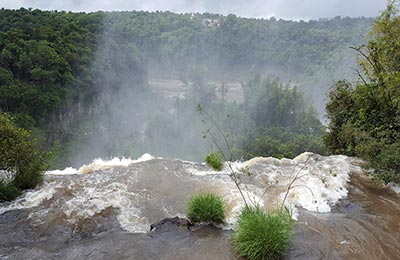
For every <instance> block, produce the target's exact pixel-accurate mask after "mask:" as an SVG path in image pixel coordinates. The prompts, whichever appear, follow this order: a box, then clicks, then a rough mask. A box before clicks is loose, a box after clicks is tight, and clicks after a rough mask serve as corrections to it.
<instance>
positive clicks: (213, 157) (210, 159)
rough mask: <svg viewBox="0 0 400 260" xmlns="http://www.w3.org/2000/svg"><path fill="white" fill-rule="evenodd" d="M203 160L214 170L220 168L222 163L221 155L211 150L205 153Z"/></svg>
mask: <svg viewBox="0 0 400 260" xmlns="http://www.w3.org/2000/svg"><path fill="white" fill-rule="evenodd" d="M205 161H206V163H207V164H208V165H210V166H211V167H212V168H213V169H214V170H217V171H220V170H222V167H223V165H224V164H223V162H222V159H221V157H220V156H219V155H218V153H216V152H211V153H209V154H207V156H206V159H205Z"/></svg>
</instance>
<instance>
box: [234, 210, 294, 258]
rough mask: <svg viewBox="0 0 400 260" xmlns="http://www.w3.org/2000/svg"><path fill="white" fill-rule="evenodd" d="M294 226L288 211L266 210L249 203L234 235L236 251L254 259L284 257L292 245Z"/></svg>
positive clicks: (240, 217) (243, 211)
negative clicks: (252, 206) (251, 205)
mask: <svg viewBox="0 0 400 260" xmlns="http://www.w3.org/2000/svg"><path fill="white" fill-rule="evenodd" d="M292 227H293V220H292V219H291V216H290V214H289V212H288V211H285V210H276V211H271V212H265V211H263V210H261V209H260V208H258V207H256V208H251V207H246V208H244V209H243V210H242V213H241V215H240V216H239V221H238V227H237V230H236V231H235V233H234V235H233V241H234V244H235V248H236V251H237V253H238V254H239V255H240V256H243V257H246V258H248V259H250V260H261V259H264V260H276V259H281V258H282V256H283V255H285V253H286V252H287V250H288V248H289V245H290V239H291V237H292V235H293V232H292Z"/></svg>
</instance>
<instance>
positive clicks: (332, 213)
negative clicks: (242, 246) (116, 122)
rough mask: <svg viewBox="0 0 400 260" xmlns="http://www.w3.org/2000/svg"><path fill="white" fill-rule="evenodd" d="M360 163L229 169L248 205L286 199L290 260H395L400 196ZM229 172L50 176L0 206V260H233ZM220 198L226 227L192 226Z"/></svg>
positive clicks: (156, 168)
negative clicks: (197, 210) (200, 201)
mask: <svg viewBox="0 0 400 260" xmlns="http://www.w3.org/2000/svg"><path fill="white" fill-rule="evenodd" d="M360 163H361V162H360V161H359V160H357V159H355V158H350V157H345V156H329V157H324V156H319V155H316V154H311V153H304V154H302V155H299V156H298V157H296V158H295V159H293V160H289V159H281V160H278V159H274V158H254V159H252V160H250V161H247V162H233V163H231V166H232V168H233V169H234V170H235V171H237V172H238V173H239V174H240V176H241V177H240V181H241V183H242V184H241V186H242V188H243V190H244V191H245V196H246V198H247V200H248V201H250V202H251V203H254V204H259V205H261V206H262V207H264V208H265V209H266V210H268V209H272V208H276V207H279V206H280V205H281V203H282V200H283V198H284V196H285V191H286V187H287V184H288V183H289V182H290V181H291V180H292V179H293V178H294V176H296V175H297V176H298V179H297V180H296V182H295V185H293V187H294V188H293V189H292V190H290V192H289V196H288V198H287V200H286V203H285V204H286V206H288V207H290V208H291V210H292V213H293V218H295V219H296V220H297V221H296V225H295V235H294V237H293V241H292V245H291V248H290V250H289V252H288V255H287V256H286V259H359V260H365V259H388V260H389V259H390V260H394V259H399V256H400V242H399V241H400V200H399V198H400V196H399V194H397V193H396V192H395V191H393V190H392V189H390V188H387V187H377V186H375V185H374V184H373V182H372V181H371V179H370V178H368V177H366V176H364V173H363V172H362V169H361V168H360ZM228 168H229V167H227V165H226V166H225V168H224V170H223V171H222V172H215V171H213V170H211V169H210V168H209V167H208V166H207V165H205V164H202V163H194V162H188V161H181V160H170V159H163V158H155V157H152V156H150V155H148V154H146V155H144V156H142V157H141V158H139V159H138V160H130V159H118V158H115V159H113V160H109V161H103V160H96V161H94V162H93V163H92V164H90V165H86V166H82V167H81V168H79V169H73V168H67V169H65V170H62V171H51V172H48V173H46V175H45V181H44V183H43V185H42V186H41V187H39V188H38V189H36V190H33V191H29V192H27V193H26V194H24V196H23V197H21V198H20V199H18V200H17V201H15V202H13V203H9V204H3V205H0V259H238V257H237V256H236V254H235V252H234V248H233V246H232V243H231V241H230V235H231V233H232V232H233V231H232V230H234V228H235V223H236V218H237V215H238V214H239V212H240V209H241V208H242V207H243V201H242V199H241V197H240V194H239V193H238V191H237V189H236V186H235V185H234V183H233V181H232V180H231V177H230V171H229V169H228ZM202 191H212V192H216V193H218V194H220V195H221V196H223V197H224V199H225V204H226V212H227V223H226V225H223V226H219V227H213V226H209V225H205V226H200V227H194V228H188V226H187V225H185V224H184V221H183V220H182V221H181V220H179V221H178V222H183V225H176V224H175V222H173V221H169V220H166V221H163V222H162V223H160V224H159V225H158V227H157V228H156V229H155V231H154V230H153V231H151V232H150V225H151V224H154V223H158V222H159V221H160V220H162V219H165V218H173V217H181V218H183V217H185V204H186V202H187V200H188V198H189V197H190V196H191V195H193V194H196V193H198V192H202Z"/></svg>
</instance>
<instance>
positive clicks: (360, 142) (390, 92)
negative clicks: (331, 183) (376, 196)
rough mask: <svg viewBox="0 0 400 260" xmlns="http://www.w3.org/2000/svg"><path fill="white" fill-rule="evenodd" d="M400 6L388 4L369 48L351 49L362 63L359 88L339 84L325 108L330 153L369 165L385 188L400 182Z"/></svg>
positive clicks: (342, 82)
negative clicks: (391, 182) (387, 184)
mask: <svg viewBox="0 0 400 260" xmlns="http://www.w3.org/2000/svg"><path fill="white" fill-rule="evenodd" d="M399 3H400V1H398V0H391V1H389V2H388V6H387V9H386V10H385V11H384V12H383V13H382V15H381V16H380V17H378V18H377V19H376V21H375V24H374V26H373V28H372V30H371V32H370V40H369V41H368V43H367V44H365V45H362V46H360V47H356V48H352V49H354V50H355V51H357V53H358V54H359V56H360V57H361V60H360V68H361V71H359V72H358V75H359V79H360V80H359V83H358V84H356V85H355V86H354V87H353V86H352V85H351V84H350V83H348V82H344V81H339V82H337V83H336V84H335V85H334V88H333V89H332V91H331V92H330V94H329V98H330V100H329V102H328V104H327V106H326V109H327V117H328V119H329V120H330V123H329V130H330V132H329V133H328V134H327V135H326V137H325V143H326V145H327V148H328V149H329V150H330V151H331V152H332V153H344V154H347V155H351V156H359V157H361V158H363V159H365V160H366V161H367V164H366V166H368V167H369V168H371V169H374V174H375V176H377V177H378V179H380V180H382V181H384V182H385V183H387V182H390V181H395V182H400V157H399V156H398V154H400V62H399V61H400V42H399V40H398V39H399V38H400V17H399V11H398V8H397V7H398V5H399Z"/></svg>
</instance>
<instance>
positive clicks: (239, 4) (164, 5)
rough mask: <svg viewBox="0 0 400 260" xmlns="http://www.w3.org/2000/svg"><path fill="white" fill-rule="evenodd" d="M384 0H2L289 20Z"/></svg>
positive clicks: (379, 5)
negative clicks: (244, 1)
mask: <svg viewBox="0 0 400 260" xmlns="http://www.w3.org/2000/svg"><path fill="white" fill-rule="evenodd" d="M385 5H386V1H385V0H353V1H347V0H330V1H320V0H307V1H301V0H268V1H265V0H251V1H247V2H246V4H244V3H243V1H240V0H230V1H222V0H218V1H211V0H202V1H200V0H196V1H189V0H184V1H166V0H155V1H146V0H138V1H136V0H135V1H123V0H114V1H111V0H94V1H79V0H69V1H51V0H3V1H1V3H0V6H1V7H4V8H20V7H25V8H29V7H31V8H38V9H43V10H67V11H75V12H77V11H79V12H80V11H84V12H93V11H98V10H103V11H130V10H145V11H156V10H160V11H172V12H177V13H188V12H194V13H204V12H209V13H218V14H224V15H228V14H236V15H238V16H242V17H256V18H270V17H276V18H282V19H289V20H310V19H318V18H330V17H335V16H349V17H361V16H364V17H376V16H377V15H378V14H379V13H380V11H382V10H383V9H384V8H385Z"/></svg>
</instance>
